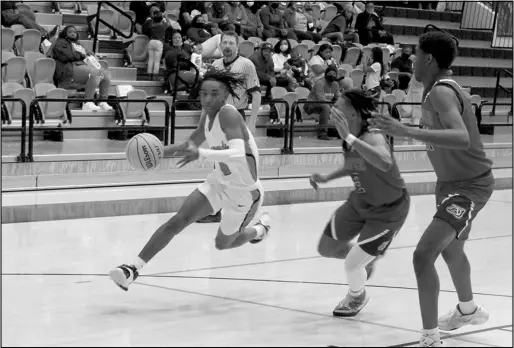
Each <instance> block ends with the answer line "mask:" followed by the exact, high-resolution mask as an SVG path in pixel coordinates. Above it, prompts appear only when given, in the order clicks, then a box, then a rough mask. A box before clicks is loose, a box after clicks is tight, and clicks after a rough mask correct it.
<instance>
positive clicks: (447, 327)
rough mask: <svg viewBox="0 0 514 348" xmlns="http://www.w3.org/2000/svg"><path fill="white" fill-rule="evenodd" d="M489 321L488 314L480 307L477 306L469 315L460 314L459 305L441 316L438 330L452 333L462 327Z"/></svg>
mask: <svg viewBox="0 0 514 348" xmlns="http://www.w3.org/2000/svg"><path fill="white" fill-rule="evenodd" d="M488 320H489V313H487V311H486V310H485V309H484V308H483V307H482V306H477V308H476V309H475V311H474V312H473V313H471V314H462V312H461V311H460V308H459V305H457V306H456V307H455V308H454V309H452V310H451V311H450V313H448V314H446V315H443V316H442V317H440V318H439V320H438V325H439V329H440V330H442V331H452V330H457V329H458V328H460V327H462V326H464V325H481V324H484V323H485V322H487V321H488Z"/></svg>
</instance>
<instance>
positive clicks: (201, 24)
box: [196, 22, 205, 29]
mask: <svg viewBox="0 0 514 348" xmlns="http://www.w3.org/2000/svg"><path fill="white" fill-rule="evenodd" d="M196 27H197V28H201V29H203V28H205V23H201V22H197V23H196Z"/></svg>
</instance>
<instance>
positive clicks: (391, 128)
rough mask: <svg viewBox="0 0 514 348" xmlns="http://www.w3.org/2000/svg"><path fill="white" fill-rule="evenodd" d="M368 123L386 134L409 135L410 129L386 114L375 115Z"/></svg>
mask: <svg viewBox="0 0 514 348" xmlns="http://www.w3.org/2000/svg"><path fill="white" fill-rule="evenodd" d="M368 123H369V124H370V126H372V127H376V128H379V129H380V130H382V131H383V132H384V133H386V134H388V135H394V136H405V135H407V132H408V128H409V127H407V126H406V125H404V124H402V123H401V122H400V121H398V120H396V119H394V118H392V117H391V116H389V115H384V114H373V115H372V118H370V119H369V120H368Z"/></svg>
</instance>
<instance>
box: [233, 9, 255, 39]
mask: <svg viewBox="0 0 514 348" xmlns="http://www.w3.org/2000/svg"><path fill="white" fill-rule="evenodd" d="M229 6H230V7H229V8H230V14H229V17H230V20H231V22H232V23H233V24H234V26H235V27H236V33H238V34H239V35H241V36H242V37H243V38H244V39H248V38H249V37H251V36H253V37H255V36H257V26H256V25H255V24H254V23H250V21H249V20H248V16H247V15H246V11H245V9H244V7H243V5H241V2H240V1H229Z"/></svg>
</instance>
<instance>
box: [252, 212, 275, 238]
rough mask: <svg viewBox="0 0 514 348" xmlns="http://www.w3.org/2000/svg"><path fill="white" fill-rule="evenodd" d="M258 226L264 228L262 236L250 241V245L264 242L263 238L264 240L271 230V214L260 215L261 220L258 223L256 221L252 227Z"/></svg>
mask: <svg viewBox="0 0 514 348" xmlns="http://www.w3.org/2000/svg"><path fill="white" fill-rule="evenodd" d="M258 225H260V226H262V227H264V234H263V235H262V236H260V237H257V238H255V239H253V240H251V241H250V243H252V244H257V243H260V242H262V241H263V240H264V238H266V237H267V236H268V233H269V230H270V229H271V214H270V213H263V214H262V215H261V218H260V219H259V221H257V222H256V223H255V225H254V226H258Z"/></svg>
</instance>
